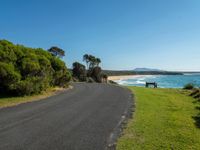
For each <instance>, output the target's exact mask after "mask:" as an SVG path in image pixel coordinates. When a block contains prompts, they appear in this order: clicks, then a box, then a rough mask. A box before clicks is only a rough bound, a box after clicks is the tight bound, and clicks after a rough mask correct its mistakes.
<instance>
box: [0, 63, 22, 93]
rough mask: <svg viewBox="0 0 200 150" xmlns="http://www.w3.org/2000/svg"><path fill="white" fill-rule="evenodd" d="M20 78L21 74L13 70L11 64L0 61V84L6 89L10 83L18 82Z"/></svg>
mask: <svg viewBox="0 0 200 150" xmlns="http://www.w3.org/2000/svg"><path fill="white" fill-rule="evenodd" d="M20 79H21V75H20V74H19V73H18V72H16V71H15V69H14V66H13V65H12V64H7V63H4V62H0V86H1V87H2V88H5V89H6V90H7V89H8V88H9V86H10V84H13V83H15V82H18V81H19V80H20Z"/></svg>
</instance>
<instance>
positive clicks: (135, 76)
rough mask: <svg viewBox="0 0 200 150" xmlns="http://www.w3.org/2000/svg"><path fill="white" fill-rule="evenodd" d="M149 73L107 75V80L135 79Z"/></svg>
mask: <svg viewBox="0 0 200 150" xmlns="http://www.w3.org/2000/svg"><path fill="white" fill-rule="evenodd" d="M146 76H151V75H122V76H108V80H112V81H117V80H126V79H135V78H141V77H146Z"/></svg>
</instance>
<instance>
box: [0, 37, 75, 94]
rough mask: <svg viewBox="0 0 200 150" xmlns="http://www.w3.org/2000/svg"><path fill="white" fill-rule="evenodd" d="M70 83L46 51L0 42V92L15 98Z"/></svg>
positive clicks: (63, 68)
mask: <svg viewBox="0 0 200 150" xmlns="http://www.w3.org/2000/svg"><path fill="white" fill-rule="evenodd" d="M70 79H71V74H70V73H69V71H68V70H67V67H66V65H65V63H64V62H63V61H62V60H60V59H59V58H58V57H55V56H54V55H52V54H51V53H49V52H48V51H45V50H43V49H41V48H37V49H33V48H28V47H24V46H23V45H14V44H12V43H11V42H9V41H6V40H0V89H4V91H6V92H9V93H15V94H17V95H30V94H34V93H40V92H41V91H43V90H46V89H47V88H48V87H50V86H66V85H67V83H68V82H69V81H70Z"/></svg>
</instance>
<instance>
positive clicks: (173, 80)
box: [115, 73, 200, 88]
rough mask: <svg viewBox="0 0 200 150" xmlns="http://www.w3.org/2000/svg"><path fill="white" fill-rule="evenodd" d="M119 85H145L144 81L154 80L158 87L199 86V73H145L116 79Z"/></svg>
mask: <svg viewBox="0 0 200 150" xmlns="http://www.w3.org/2000/svg"><path fill="white" fill-rule="evenodd" d="M115 82H117V83H118V84H120V85H125V86H143V87H144V86H145V83H146V82H156V83H158V87H160V88H183V87H184V85H186V84H188V83H192V84H194V85H195V86H197V87H200V73H191V74H189V73H188V74H184V75H147V76H141V77H135V78H130V79H122V80H116V81H115Z"/></svg>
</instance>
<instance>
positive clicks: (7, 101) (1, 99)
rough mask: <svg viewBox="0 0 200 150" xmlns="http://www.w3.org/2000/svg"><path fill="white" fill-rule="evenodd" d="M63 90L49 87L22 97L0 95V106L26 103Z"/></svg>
mask: <svg viewBox="0 0 200 150" xmlns="http://www.w3.org/2000/svg"><path fill="white" fill-rule="evenodd" d="M63 90H65V89H64V88H58V87H56V88H49V89H48V90H46V91H44V92H42V93H41V94H39V95H32V96H23V97H11V96H8V95H0V108H2V107H10V106H15V105H18V104H21V103H27V102H32V101H37V100H41V99H44V98H47V97H50V96H53V95H55V94H57V93H59V92H62V91H63Z"/></svg>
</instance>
